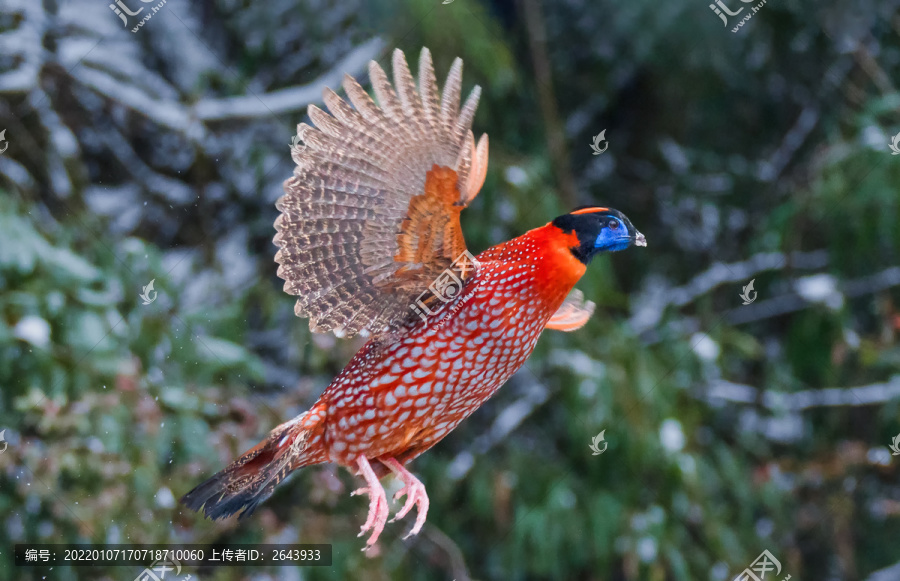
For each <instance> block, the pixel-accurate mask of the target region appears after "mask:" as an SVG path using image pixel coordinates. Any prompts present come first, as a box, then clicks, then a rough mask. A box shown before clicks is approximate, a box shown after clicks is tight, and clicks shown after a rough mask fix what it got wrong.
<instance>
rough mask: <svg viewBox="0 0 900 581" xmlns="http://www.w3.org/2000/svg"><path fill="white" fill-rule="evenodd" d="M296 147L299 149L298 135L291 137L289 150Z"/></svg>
mask: <svg viewBox="0 0 900 581" xmlns="http://www.w3.org/2000/svg"><path fill="white" fill-rule="evenodd" d="M297 147H300V136H299V135H295V136H293V137H291V149H295V148H297Z"/></svg>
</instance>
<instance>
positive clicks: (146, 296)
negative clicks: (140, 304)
mask: <svg viewBox="0 0 900 581" xmlns="http://www.w3.org/2000/svg"><path fill="white" fill-rule="evenodd" d="M154 281H156V279H155V278H154V279H153V280H151V281H150V283H149V284H148V285H147V286H145V287H144V288H143V290H142V292H141V294H140V297H141V300H143V301H144V304H145V305H149V304H150V303H152V302H153V301H155V300H156V295H157V292H156V291H155V290H153V282H154ZM150 293H153V296H152V297H151V296H150Z"/></svg>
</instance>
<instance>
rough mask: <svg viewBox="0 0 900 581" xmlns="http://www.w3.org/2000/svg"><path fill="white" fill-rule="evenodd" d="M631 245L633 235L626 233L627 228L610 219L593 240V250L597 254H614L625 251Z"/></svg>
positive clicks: (619, 221) (620, 222) (617, 220)
mask: <svg viewBox="0 0 900 581" xmlns="http://www.w3.org/2000/svg"><path fill="white" fill-rule="evenodd" d="M633 243H634V235H633V234H632V233H631V232H629V231H628V226H626V225H625V224H624V223H623V222H622V221H621V220H619V219H618V218H612V217H611V218H610V219H609V220H608V221H607V222H606V225H605V226H603V228H601V230H600V233H599V234H598V235H597V239H596V240H594V248H595V249H596V250H597V251H599V252H615V251H617V250H625V249H626V248H628V247H629V246H631V245H632V244H633Z"/></svg>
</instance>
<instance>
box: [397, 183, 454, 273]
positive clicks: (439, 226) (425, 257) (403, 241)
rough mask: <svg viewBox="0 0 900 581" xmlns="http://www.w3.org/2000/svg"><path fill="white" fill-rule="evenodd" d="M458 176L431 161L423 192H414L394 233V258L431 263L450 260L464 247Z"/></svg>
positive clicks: (412, 262) (422, 263)
mask: <svg viewBox="0 0 900 581" xmlns="http://www.w3.org/2000/svg"><path fill="white" fill-rule="evenodd" d="M457 181H458V176H457V174H456V172H455V171H453V170H452V169H450V168H448V167H440V166H438V165H433V166H432V167H431V170H430V171H428V173H426V174H425V192H424V193H422V194H419V195H418V196H414V197H413V198H412V199H411V200H410V202H409V210H408V211H407V214H406V217H405V218H404V219H403V221H402V222H401V224H400V234H398V235H397V246H398V248H399V251H398V252H397V254H396V255H395V256H394V260H395V261H397V262H406V263H411V264H421V265H431V264H435V263H442V262H444V260H442V259H446V260H449V261H452V260H454V259H456V257H457V256H459V255H460V254H462V253H463V252H464V251H465V250H466V244H465V242H464V241H463V235H462V227H461V226H460V223H459V214H460V212H462V209H463V207H464V206H463V205H462V204H461V203H460V195H459V189H457Z"/></svg>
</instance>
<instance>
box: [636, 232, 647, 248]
mask: <svg viewBox="0 0 900 581" xmlns="http://www.w3.org/2000/svg"><path fill="white" fill-rule="evenodd" d="M634 245H635V246H647V239H646V238H644V235H643V234H641V233H640V232H637V231H635V233H634Z"/></svg>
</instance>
